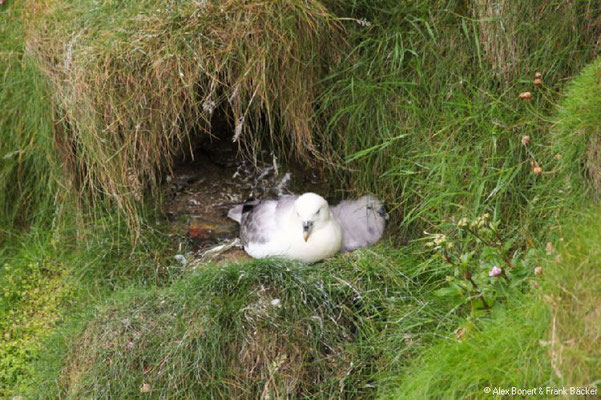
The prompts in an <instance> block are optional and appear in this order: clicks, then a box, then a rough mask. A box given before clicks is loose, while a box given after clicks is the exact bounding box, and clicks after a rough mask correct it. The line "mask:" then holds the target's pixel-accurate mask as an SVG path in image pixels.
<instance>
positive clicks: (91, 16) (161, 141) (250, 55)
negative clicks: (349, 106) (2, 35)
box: [27, 0, 341, 230]
mask: <svg viewBox="0 0 601 400" xmlns="http://www.w3.org/2000/svg"><path fill="white" fill-rule="evenodd" d="M30 8H31V9H32V13H31V15H32V16H31V18H32V21H35V22H33V23H32V25H31V29H30V30H29V31H28V32H27V48H28V49H29V51H30V52H31V53H32V54H33V55H35V57H36V58H37V59H38V60H39V61H40V62H41V65H42V70H43V72H44V74H45V76H46V77H47V78H48V79H49V81H50V82H51V85H52V93H53V100H54V102H55V103H56V105H57V106H56V107H57V112H58V113H59V114H60V115H61V122H62V123H61V127H60V128H61V129H60V131H59V132H58V133H57V142H58V145H59V146H58V147H59V150H60V152H61V154H63V157H64V158H65V159H67V160H68V161H69V162H68V163H67V167H68V168H69V169H70V173H71V178H73V179H74V180H75V182H76V184H77V188H78V190H80V191H81V192H83V193H85V194H86V200H88V201H89V202H91V203H95V202H96V201H97V200H98V199H102V200H105V199H106V200H108V201H109V202H110V203H111V204H113V205H114V206H116V208H117V209H118V210H119V211H120V212H121V214H122V215H124V216H125V217H127V219H128V222H129V223H130V226H131V227H132V228H134V230H137V229H139V223H140V220H139V218H137V211H138V210H139V208H140V204H141V203H142V202H143V201H144V199H145V198H146V200H148V199H150V201H151V202H154V200H155V199H156V198H157V197H158V194H159V191H158V189H157V188H158V186H159V184H160V182H161V176H162V175H161V174H162V173H164V172H165V171H166V170H167V169H169V168H170V166H171V163H172V160H173V156H174V154H175V153H176V152H178V151H181V150H182V149H189V148H190V146H191V145H190V139H191V136H194V135H210V134H211V132H210V122H211V118H212V115H213V114H214V113H217V112H223V113H225V115H226V116H227V118H228V120H229V121H230V125H231V128H232V136H233V137H232V140H235V141H237V142H238V143H239V145H240V147H241V148H242V149H243V150H246V154H248V155H256V152H257V151H258V150H259V148H260V147H261V146H262V145H264V144H266V143H271V148H272V149H274V151H278V150H279V153H280V154H284V150H286V153H288V154H295V155H296V156H297V158H300V159H302V158H307V157H308V156H309V155H313V156H316V155H318V154H319V146H318V145H317V144H316V143H315V141H314V139H313V129H314V125H313V124H314V122H313V119H312V118H311V115H312V112H313V108H312V107H313V101H314V99H315V85H316V83H317V82H318V80H319V79H321V77H322V76H323V75H324V71H328V69H329V64H330V63H332V62H333V61H334V60H335V59H336V54H338V52H339V50H338V47H339V46H340V45H341V39H340V37H341V35H340V26H339V24H338V23H337V21H336V19H335V17H334V15H333V14H332V13H331V12H330V11H329V10H328V9H327V8H326V7H324V6H323V5H322V3H321V2H319V1H317V0H311V1H297V0H295V1H273V2H258V1H245V0H228V1H202V2H199V1H182V2H167V3H165V2H163V1H157V0H144V1H141V2H140V1H101V2H96V1H80V2H69V1H65V2H59V3H47V4H44V5H42V6H40V5H39V4H37V3H32V5H31V6H30ZM324 38H328V40H324Z"/></svg>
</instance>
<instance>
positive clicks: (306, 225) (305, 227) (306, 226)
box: [303, 221, 313, 242]
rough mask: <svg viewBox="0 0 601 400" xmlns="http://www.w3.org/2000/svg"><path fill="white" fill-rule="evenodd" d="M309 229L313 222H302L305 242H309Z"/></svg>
mask: <svg viewBox="0 0 601 400" xmlns="http://www.w3.org/2000/svg"><path fill="white" fill-rule="evenodd" d="M311 227H313V222H311V221H303V239H305V242H306V241H307V240H309V233H310V232H311Z"/></svg>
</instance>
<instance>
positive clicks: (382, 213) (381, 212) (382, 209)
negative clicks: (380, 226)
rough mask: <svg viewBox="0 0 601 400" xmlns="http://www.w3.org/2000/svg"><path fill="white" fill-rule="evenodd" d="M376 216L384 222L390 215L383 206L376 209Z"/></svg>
mask: <svg viewBox="0 0 601 400" xmlns="http://www.w3.org/2000/svg"><path fill="white" fill-rule="evenodd" d="M378 214H380V217H383V218H384V219H385V220H386V221H388V220H389V219H390V215H389V214H388V213H387V212H386V209H385V208H384V206H382V207H380V208H379V209H378Z"/></svg>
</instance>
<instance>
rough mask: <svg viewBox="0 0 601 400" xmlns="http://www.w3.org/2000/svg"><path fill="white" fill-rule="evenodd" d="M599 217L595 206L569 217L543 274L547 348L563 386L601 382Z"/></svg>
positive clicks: (600, 237)
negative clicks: (548, 321) (547, 310)
mask: <svg viewBox="0 0 601 400" xmlns="http://www.w3.org/2000/svg"><path fill="white" fill-rule="evenodd" d="M600 215H601V212H600V211H599V209H598V207H596V208H594V209H592V210H586V211H583V212H582V213H580V214H579V215H577V216H575V217H573V218H572V219H571V221H569V223H567V224H566V227H565V230H564V231H563V232H562V237H561V241H560V242H559V245H558V252H557V253H556V254H554V257H553V261H552V262H550V263H548V265H547V266H546V267H544V272H543V273H544V274H545V277H546V278H545V281H546V282H545V283H546V287H545V289H546V290H545V291H546V292H547V293H548V296H547V297H546V298H545V300H546V301H547V303H548V305H549V308H550V311H551V316H552V318H553V321H552V323H551V325H550V327H549V328H548V329H549V334H548V336H547V343H548V344H547V346H548V349H549V350H548V351H549V352H550V354H551V357H552V363H551V365H552V366H553V372H554V375H555V378H556V380H558V381H561V382H562V383H563V384H564V385H566V386H575V387H576V386H580V387H581V386H585V385H587V386H591V387H592V386H594V387H597V388H599V387H600V386H601V368H600V366H601V351H600V349H599V346H598V343H599V337H600V336H601V308H600V306H599V304H600V300H601V267H600V266H599V257H600V256H601V226H600V225H599V217H600Z"/></svg>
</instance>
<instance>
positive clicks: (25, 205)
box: [0, 0, 601, 398]
mask: <svg viewBox="0 0 601 400" xmlns="http://www.w3.org/2000/svg"><path fill="white" fill-rule="evenodd" d="M0 18H2V23H1V24H0V46H1V47H2V50H1V51H0V68H1V71H2V74H0V82H1V83H2V86H0V100H1V102H2V103H1V107H2V112H0V132H1V134H2V135H3V137H2V139H3V140H2V141H0V221H1V222H2V224H3V225H2V229H0V244H1V245H2V249H0V268H2V271H0V281H1V282H2V284H4V283H6V282H8V283H10V285H11V286H10V287H11V288H13V286H14V288H13V289H14V290H12V289H11V290H5V291H4V292H3V293H8V295H5V296H6V299H5V301H3V302H0V319H2V320H3V321H9V324H8V325H2V330H3V332H2V335H3V337H6V334H8V337H9V339H8V340H7V341H5V342H3V343H2V346H3V347H2V352H0V355H1V357H2V359H0V365H8V366H9V368H7V369H5V370H4V371H8V372H5V373H4V375H1V379H2V382H1V383H0V385H2V386H1V387H0V395H4V394H6V395H16V394H21V393H23V392H22V390H23V388H29V389H30V390H38V393H37V394H36V395H38V396H41V397H44V396H46V397H52V396H54V397H56V395H58V394H57V393H56V392H52V391H50V392H49V391H47V390H46V389H47V388H49V387H52V388H55V389H56V390H57V391H58V392H60V394H62V395H64V396H66V397H69V396H70V397H71V398H81V397H83V396H84V395H87V396H91V397H103V396H105V397H107V396H109V394H110V395H112V396H113V397H137V396H144V395H145V394H144V393H147V392H148V393H150V395H153V394H154V395H156V396H159V397H160V396H163V397H168V396H169V394H170V393H177V394H181V395H182V396H184V395H189V396H190V397H194V396H196V395H197V394H198V393H199V392H200V393H202V391H203V390H208V391H209V392H210V393H212V394H214V396H215V397H220V396H221V397H228V396H230V397H231V396H244V395H247V394H248V395H249V396H250V397H253V396H255V397H257V396H264V397H265V398H267V397H271V398H273V397H278V396H284V397H285V395H286V394H290V397H302V396H310V395H317V394H318V393H324V394H327V395H328V396H329V397H342V398H344V397H346V398H356V397H358V396H360V397H368V398H370V397H376V396H378V395H383V396H392V397H399V398H403V397H407V396H409V395H410V394H411V395H415V396H417V395H419V394H421V397H422V398H436V397H445V396H447V397H478V395H479V394H480V390H481V387H480V386H481V385H483V384H488V383H490V384H494V383H496V384H499V385H502V384H507V385H511V384H516V385H522V384H526V383H528V384H535V385H538V384H542V383H543V382H544V381H545V380H546V381H548V382H549V383H550V384H557V385H559V384H560V383H566V384H567V383H579V384H580V383H587V384H591V382H595V379H596V378H595V376H594V373H593V372H591V371H595V366H597V365H598V355H597V354H596V353H595V350H594V345H593V344H594V343H595V338H596V337H598V332H597V330H595V326H596V325H595V324H597V322H598V321H597V320H598V318H597V316H598V315H597V314H598V313H597V312H596V309H595V306H594V304H596V303H595V302H596V301H597V299H598V297H599V296H598V294H597V293H596V291H595V290H592V289H591V287H588V286H586V285H583V284H582V282H586V279H587V278H588V275H590V276H591V277H592V278H594V279H596V278H595V276H596V272H595V271H596V270H595V268H596V267H595V265H594V262H593V261H594V257H589V256H588V255H587V254H592V255H594V254H596V247H595V243H596V242H595V238H596V237H598V235H597V234H598V232H597V230H596V229H595V228H594V226H596V225H595V222H594V218H591V219H586V218H582V220H581V222H580V224H581V225H582V226H581V227H580V228H582V229H581V232H575V233H574V234H573V235H572V237H573V239H572V237H567V236H566V235H565V233H564V230H563V227H562V221H564V220H565V216H566V214H570V213H572V212H573V211H574V209H575V208H576V207H577V206H579V205H581V204H582V202H583V200H586V199H587V195H588V190H587V189H588V187H589V184H588V183H587V182H588V181H590V182H592V184H591V185H590V186H592V187H596V186H598V182H597V180H598V176H597V175H598V172H597V164H598V161H597V155H598V151H597V150H598V149H597V147H598V138H597V136H598V135H597V134H598V129H597V128H598V126H600V125H601V124H599V123H597V122H598V116H599V115H601V114H599V113H598V112H596V110H597V109H598V108H599V107H598V103H599V101H598V100H599V96H598V90H596V89H597V87H598V79H597V76H596V73H597V69H598V68H599V65H598V62H596V63H594V64H592V66H591V67H589V68H588V69H586V70H585V71H584V73H583V75H582V76H581V77H579V78H577V79H576V80H575V83H574V84H573V85H572V86H570V89H569V90H568V91H567V98H566V99H564V100H561V102H562V103H563V106H562V107H561V108H560V112H559V118H558V119H557V118H555V115H556V108H557V107H556V106H557V103H558V102H559V100H560V98H561V95H560V91H561V90H562V89H563V87H564V84H565V82H567V81H568V80H570V79H571V78H572V77H573V76H575V75H576V74H577V73H578V72H579V71H580V70H581V68H582V67H583V66H585V65H586V64H588V63H589V62H591V61H592V60H593V58H594V57H595V56H596V54H597V53H598V46H599V42H598V38H599V36H600V35H601V30H600V26H601V22H600V21H601V7H599V6H598V5H597V3H596V2H592V1H591V2H587V1H583V2H577V3H574V4H568V3H565V2H560V1H557V2H555V1H554V2H545V3H544V4H543V3H541V4H533V3H531V2H528V1H512V2H510V1H497V2H488V1H478V2H473V3H469V4H468V3H466V2H463V1H452V0H448V1H436V2H426V1H406V2H397V1H390V0H380V1H359V0H355V1H352V2H338V1H327V2H326V1H324V2H320V1H295V0H290V1H274V2H258V1H251V0H246V1H242V0H228V1H222V2H217V1H206V2H205V1H169V2H162V1H161V2H159V1H155V0H144V1H125V0H122V1H113V0H103V1H87V0H86V1H58V2H49V1H46V2H37V1H36V2H34V1H29V2H25V3H17V2H11V1H8V2H7V3H5V4H4V5H3V6H0ZM5 22H6V23H5ZM536 72H540V73H542V82H540V84H538V85H537V84H535V83H534V81H533V80H534V77H535V73H536ZM524 92H530V95H529V96H522V97H523V98H527V99H525V100H520V99H519V94H520V93H524ZM215 114H222V115H225V116H226V118H227V119H228V120H229V123H230V127H231V130H232V135H234V136H237V138H238V143H239V144H240V146H241V148H242V149H243V150H245V151H246V154H247V155H250V156H255V155H258V154H259V152H260V150H266V151H273V152H275V153H279V154H287V155H288V156H289V157H292V158H294V157H297V158H300V159H303V160H305V161H306V162H310V163H315V160H318V161H319V163H322V166H323V168H324V169H325V170H329V172H330V173H331V174H332V176H333V177H335V178H339V179H332V182H333V184H332V185H333V186H334V187H335V188H336V189H341V188H343V189H344V190H345V191H348V192H355V193H362V192H364V191H371V192H374V193H376V194H377V195H378V196H381V197H383V198H384V199H385V200H386V203H387V206H388V208H389V209H391V210H392V212H393V223H392V224H391V226H390V227H389V232H390V239H391V240H390V243H389V244H388V245H384V246H381V247H377V248H375V249H370V250H367V251H365V252H360V253H358V254H353V255H350V256H340V257H336V258H334V259H333V260H330V261H328V262H326V263H323V264H319V265H316V266H312V267H309V268H303V267H299V266H296V265H289V264H285V265H282V264H281V263H276V262H254V263H250V264H243V265H232V266H229V267H226V268H224V269H223V270H217V269H215V270H210V269H209V270H207V271H201V272H198V273H196V274H194V275H193V276H192V277H189V276H187V274H185V273H182V271H181V269H179V268H177V267H175V266H174V265H173V264H174V262H173V261H172V260H170V256H171V253H170V252H169V251H170V249H169V240H168V237H167V236H166V235H165V234H164V233H163V229H162V227H161V226H160V225H159V226H157V225H155V224H154V220H152V219H150V218H149V217H148V215H147V214H146V210H147V208H146V207H147V206H148V205H149V204H151V205H155V206H156V205H157V204H160V197H161V196H160V183H161V180H162V177H163V176H164V173H165V171H168V169H169V167H170V164H171V162H172V159H173V155H174V153H175V152H176V151H181V150H182V149H187V148H189V147H190V142H191V141H193V140H194V136H195V135H206V134H207V133H208V130H209V123H210V121H211V119H212V118H213V117H214V115H215ZM555 123H557V126H556V127H554V124H555ZM525 137H528V140H526V139H525ZM539 168H540V169H539ZM587 177H588V178H590V179H588V178H587ZM587 179H588V181H587ZM484 212H489V213H491V214H492V215H493V218H494V219H495V220H500V221H501V225H500V228H499V229H500V232H501V234H502V236H503V237H504V238H509V239H508V243H510V245H509V248H510V250H511V252H512V253H513V254H521V253H524V252H526V251H528V250H529V249H531V248H539V249H540V248H541V247H542V246H543V243H545V242H546V241H547V240H549V239H552V240H558V239H559V238H563V239H564V240H565V241H566V243H569V246H566V248H565V249H563V250H562V257H563V260H566V261H565V263H563V262H562V261H561V259H560V260H558V261H557V262H551V261H549V260H546V259H541V261H540V262H541V265H543V269H544V271H545V272H544V275H543V276H544V279H545V280H546V279H547V275H548V274H549V275H551V276H549V277H548V281H544V282H543V281H541V290H538V291H536V290H532V291H530V290H528V291H525V290H521V289H515V288H514V289H512V290H513V291H512V292H510V293H508V294H507V296H506V298H512V297H513V298H514V299H515V301H513V302H512V301H506V300H504V301H499V302H497V306H496V307H495V309H494V310H492V311H490V312H489V311H485V310H482V309H470V307H469V306H467V305H465V304H464V305H462V306H460V305H455V304H452V303H449V302H447V301H446V298H444V297H440V296H438V295H437V294H436V293H440V290H441V289H444V290H446V289H448V285H449V282H451V281H452V280H453V279H456V278H457V277H455V276H453V271H452V269H451V268H449V266H448V265H447V264H445V263H444V262H442V261H441V259H440V258H436V257H430V254H431V253H426V252H424V247H423V246H422V245H421V243H419V241H417V242H415V243H412V244H410V246H408V247H406V248H405V249H404V250H401V251H399V250H395V249H394V248H393V247H394V246H395V245H398V244H399V243H406V242H407V241H410V240H413V239H419V238H420V237H421V236H422V235H423V231H424V230H426V231H428V232H437V231H438V230H439V229H441V226H446V225H448V224H449V223H452V222H453V220H454V221H457V220H459V219H460V218H461V217H472V218H473V217H475V216H477V215H481V214H482V213H484ZM24 228H25V229H24ZM34 228H37V229H34ZM40 232H42V234H40ZM49 232H50V233H49ZM132 236H133V237H134V238H137V240H134V241H133V242H132V241H131V240H129V239H130V238H131V237H132ZM36 243H38V244H36ZM572 249H573V251H572ZM554 257H555V255H553V256H552V257H551V258H554ZM476 261H477V260H476ZM566 265H569V266H571V267H570V268H571V269H573V270H574V271H576V273H574V274H573V273H572V272H571V270H570V268H566V267H565V266H566ZM547 271H548V272H547ZM529 273H531V272H529ZM182 275H184V277H183V278H182V280H181V281H180V282H178V283H176V284H174V285H173V286H171V284H172V282H173V278H174V277H181V276H182ZM24 276H27V277H28V278H29V280H28V279H25V280H24V279H22V278H23V277H24ZM73 277H77V280H76V281H75V283H74V282H73V281H72V278H73ZM17 280H18V281H23V282H25V283H26V286H23V287H20V286H18V285H15V284H13V283H14V282H15V281H17ZM74 285H75V286H78V287H79V288H80V289H81V288H83V289H81V290H80V291H73V290H72V289H73V287H74ZM130 285H134V286H136V287H138V289H137V290H126V291H125V292H123V293H121V294H118V295H117V297H116V299H112V300H109V301H108V304H104V300H103V299H104V298H105V296H107V294H108V293H110V292H112V291H114V290H115V289H120V288H124V287H127V286H130ZM156 286H167V287H163V288H160V289H159V288H156ZM7 287H8V286H7ZM140 287H141V288H140ZM564 289H566V290H567V291H564ZM86 290H90V292H91V293H92V296H89V297H88V296H86V294H85V292H86ZM570 293H571V294H570ZM544 295H548V296H547V297H545V296H544ZM541 297H542V298H543V300H541ZM275 299H279V300H280V302H281V303H278V304H276V305H273V304H272V303H271V301H273V300H275ZM544 299H546V300H544ZM163 301H164V302H163ZM545 301H546V303H544V302H545ZM162 302H163V303H162ZM98 303H101V304H104V305H101V306H99V307H96V305H97V304H98ZM69 307H71V308H73V307H75V308H78V309H81V308H89V310H88V312H85V313H83V315H82V316H81V317H80V318H76V316H73V315H72V314H70V313H69V312H68V311H67V310H68V308H69ZM545 307H550V309H551V310H552V313H551V314H549V313H548V312H546V308H545ZM5 316H9V317H8V319H5ZM572 318H576V319H578V321H579V323H574V324H573V323H571V322H570V321H571V320H572ZM61 319H65V320H66V323H64V324H63V326H62V328H61V330H60V331H59V332H58V333H57V334H56V335H55V336H54V339H53V340H52V341H51V342H50V343H51V344H53V345H54V346H52V347H51V348H52V349H53V357H52V358H51V359H50V358H46V357H44V358H42V360H41V361H40V362H39V363H38V364H36V366H35V368H33V367H32V364H31V362H32V360H35V359H37V358H38V357H40V353H39V349H40V348H41V346H40V343H41V340H42V339H44V338H46V337H47V336H48V335H49V334H50V333H51V331H52V329H54V327H55V326H56V324H57V323H59V322H60V321H61ZM13 321H16V322H18V324H12V325H11V324H10V322H13ZM517 322H523V324H521V325H520V328H519V329H511V330H509V329H505V328H506V326H508V325H510V324H513V323H517ZM17 325H19V326H20V327H18V328H14V327H15V326H17ZM21 325H22V326H21ZM466 327H469V329H467V330H466V331H469V332H468V333H467V334H465V335H463V334H461V335H458V332H463V329H464V328H466ZM582 332H584V334H583V333H582ZM255 333H256V335H255ZM559 337H561V339H558V338H559ZM574 338H578V339H574ZM272 339H273V341H272ZM458 339H461V340H462V342H461V343H459V342H458ZM572 339H574V340H572ZM541 340H542V343H543V344H544V343H547V344H548V345H547V346H546V347H545V346H544V345H543V347H541V342H540V341H541ZM5 343H6V345H5ZM19 343H23V345H22V346H21V345H20V344H19ZM514 354H517V355H515V356H514ZM413 360H415V361H413ZM526 360H530V363H527V362H526ZM493 362H495V363H497V367H498V369H502V373H498V372H495V371H493V370H487V369H486V366H487V365H490V364H491V363H493ZM9 364H10V365H9ZM597 370H598V369H597ZM32 371H36V372H37V375H39V376H38V377H37V379H38V383H37V384H35V385H34V384H32V382H33V381H32V379H33V378H32V377H31V373H32ZM165 371H167V372H165ZM169 374H170V375H169ZM549 374H552V376H551V377H549ZM17 375H20V376H21V380H20V381H18V379H17V378H16V376H17ZM168 375H169V376H175V377H176V379H175V380H171V381H170V380H169V379H168V378H167V376H168ZM449 382H453V384H452V385H450V386H449ZM18 384H21V386H19V385H18ZM145 384H147V385H148V386H145ZM36 388H37V389H36ZM198 396H200V395H198Z"/></svg>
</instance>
